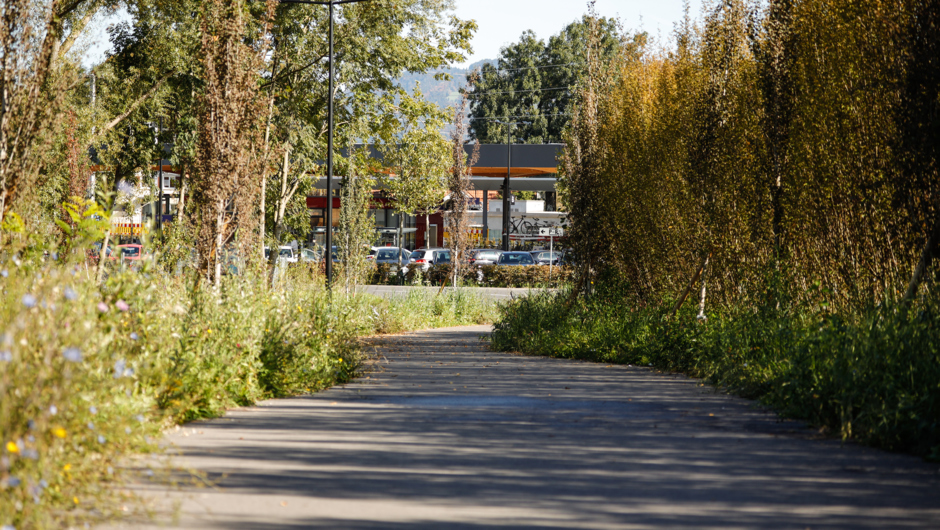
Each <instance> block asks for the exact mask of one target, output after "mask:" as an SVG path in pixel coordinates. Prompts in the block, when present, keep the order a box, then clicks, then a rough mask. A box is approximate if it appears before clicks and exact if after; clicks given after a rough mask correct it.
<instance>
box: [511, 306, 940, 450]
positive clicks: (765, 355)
mask: <svg viewBox="0 0 940 530" xmlns="http://www.w3.org/2000/svg"><path fill="white" fill-rule="evenodd" d="M668 313H669V310H668V309H666V307H665V305H664V306H662V307H646V308H635V307H628V306H626V305H625V304H624V303H622V302H620V303H613V302H610V301H601V300H600V299H594V300H578V301H574V302H572V301H571V299H570V297H569V296H568V294H567V293H558V294H557V295H553V294H551V293H546V294H540V295H535V296H529V297H527V298H522V299H517V300H516V301H514V302H513V303H511V304H508V305H505V306H502V308H501V315H500V318H499V320H498V322H497V324H496V326H495V331H494V334H493V346H494V347H495V348H496V349H499V350H504V351H506V350H515V351H521V352H526V353H532V354H539V355H549V356H556V357H567V358H577V359H587V360H593V361H601V362H612V363H629V364H637V365H643V366H646V365H651V366H654V367H657V368H659V369H661V370H668V371H678V372H684V373H687V374H689V375H692V376H696V377H702V378H705V379H706V380H708V381H710V382H712V383H714V384H717V385H721V386H724V387H727V388H729V389H730V390H732V391H734V392H737V393H739V394H741V395H744V396H746V397H751V398H758V399H760V400H761V401H762V402H763V403H765V404H767V405H769V406H771V407H773V408H775V409H776V410H778V411H779V412H780V413H782V414H783V415H785V416H788V417H794V418H801V419H806V420H808V421H809V422H811V423H812V424H814V425H816V426H819V427H823V428H826V429H828V430H830V431H832V432H835V433H839V434H841V435H842V436H843V437H844V438H853V439H856V440H858V441H861V442H863V443H866V444H870V445H874V446H877V447H882V448H886V449H891V450H897V451H904V452H910V453H913V454H917V455H921V456H925V457H927V458H931V459H940V312H938V311H937V309H936V307H934V306H931V305H928V306H926V307H924V308H923V309H922V310H920V311H918V312H916V313H912V314H911V315H909V316H902V314H901V312H899V311H896V310H895V309H893V308H884V307H880V308H872V309H870V310H866V311H859V312H857V313H854V314H851V315H840V314H812V313H806V312H792V313H780V312H776V311H775V312H766V313H765V312H760V311H754V310H734V309H731V310H723V311H719V312H716V313H710V314H709V315H708V317H709V318H708V320H707V322H705V323H698V322H696V320H695V317H694V315H693V314H690V313H687V314H680V315H679V317H678V318H677V319H675V320H673V319H670V318H668Z"/></svg>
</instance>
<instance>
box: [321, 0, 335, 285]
mask: <svg viewBox="0 0 940 530" xmlns="http://www.w3.org/2000/svg"><path fill="white" fill-rule="evenodd" d="M327 99H328V100H329V103H328V104H327V116H328V118H327V120H328V122H327V131H328V134H327V138H326V244H325V245H324V246H325V248H324V249H323V255H324V256H326V288H327V290H330V289H332V287H333V2H330V89H329V94H328V95H327Z"/></svg>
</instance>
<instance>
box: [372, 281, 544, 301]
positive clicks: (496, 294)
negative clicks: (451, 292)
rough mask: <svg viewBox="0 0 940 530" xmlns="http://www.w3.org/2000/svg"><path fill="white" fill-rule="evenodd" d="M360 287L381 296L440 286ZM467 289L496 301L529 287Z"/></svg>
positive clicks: (404, 294)
mask: <svg viewBox="0 0 940 530" xmlns="http://www.w3.org/2000/svg"><path fill="white" fill-rule="evenodd" d="M362 289H363V291H365V292H367V293H370V294H374V295H376V296H381V297H383V298H389V297H393V296H406V295H407V294H408V292H409V291H411V290H416V289H421V290H426V291H430V292H434V293H437V292H439V291H440V290H441V288H440V287H420V286H414V285H366V286H363V287H362ZM447 289H449V287H447ZM467 290H468V291H470V292H472V293H478V294H479V295H481V296H483V297H484V298H486V299H487V300H492V301H496V302H499V301H503V300H509V299H510V298H511V297H519V296H523V295H526V294H528V293H529V292H530V289H528V288H517V287H513V288H504V287H468V288H467Z"/></svg>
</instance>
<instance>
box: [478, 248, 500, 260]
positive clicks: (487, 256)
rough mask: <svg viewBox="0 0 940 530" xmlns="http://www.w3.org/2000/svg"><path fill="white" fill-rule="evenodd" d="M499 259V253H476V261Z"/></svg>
mask: <svg viewBox="0 0 940 530" xmlns="http://www.w3.org/2000/svg"><path fill="white" fill-rule="evenodd" d="M498 258H499V252H494V251H492V250H491V251H487V252H477V255H476V259H488V260H496V259H498Z"/></svg>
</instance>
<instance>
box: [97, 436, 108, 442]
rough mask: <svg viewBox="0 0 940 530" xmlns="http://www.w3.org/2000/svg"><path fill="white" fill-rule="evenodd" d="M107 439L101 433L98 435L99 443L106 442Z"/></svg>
mask: <svg viewBox="0 0 940 530" xmlns="http://www.w3.org/2000/svg"><path fill="white" fill-rule="evenodd" d="M106 441H107V440H106V439H105V437H104V436H102V435H100V434H99V435H98V443H100V444H104V443H105V442H106Z"/></svg>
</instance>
